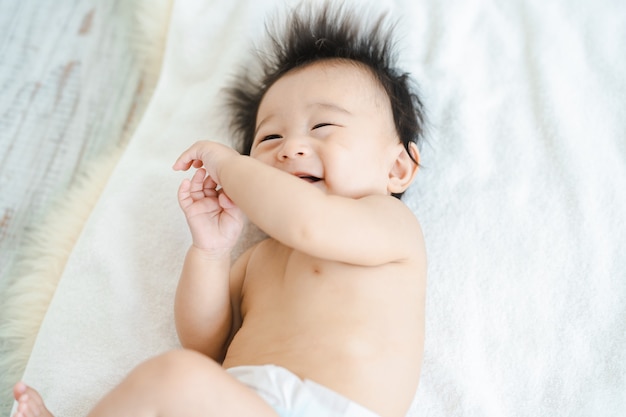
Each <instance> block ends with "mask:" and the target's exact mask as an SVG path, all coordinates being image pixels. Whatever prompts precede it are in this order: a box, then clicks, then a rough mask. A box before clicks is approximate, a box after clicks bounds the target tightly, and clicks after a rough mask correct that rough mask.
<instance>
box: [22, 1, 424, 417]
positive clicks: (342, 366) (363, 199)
mask: <svg viewBox="0 0 626 417" xmlns="http://www.w3.org/2000/svg"><path fill="white" fill-rule="evenodd" d="M285 27H286V32H285V33H272V34H270V39H271V53H268V52H267V51H265V52H262V53H260V54H259V56H258V58H259V59H260V62H261V72H262V76H261V77H259V78H258V79H255V78H254V77H251V76H249V75H247V74H245V73H244V74H242V75H241V76H240V77H239V78H238V81H237V82H236V83H235V86H234V87H233V88H231V89H230V90H229V93H230V101H229V103H230V107H231V109H232V110H233V114H234V118H233V128H234V132H235V133H236V134H238V135H239V139H240V146H241V151H242V152H241V153H239V152H237V151H235V150H233V149H232V148H229V147H227V146H224V145H220V144H218V143H214V142H207V141H205V142H198V143H196V144H194V145H193V146H191V147H190V148H189V149H187V150H186V151H185V152H183V153H182V155H181V156H180V157H179V158H178V160H177V161H176V163H175V164H174V169H176V170H187V169H189V168H191V167H194V168H198V169H197V171H196V172H195V174H194V175H193V177H192V178H191V180H185V181H183V182H182V184H181V186H180V188H179V190H178V199H179V203H180V206H181V207H182V210H183V211H184V213H185V216H186V218H187V222H188V224H189V228H190V230H191V236H192V242H193V243H192V246H191V247H190V248H189V251H188V253H187V256H186V258H185V262H184V266H183V270H182V273H181V277H180V281H179V284H178V289H177V293H176V300H175V317H176V328H177V331H178V335H179V338H180V341H181V344H182V346H183V348H184V349H182V350H178V351H173V352H169V353H166V354H164V355H161V356H159V357H156V358H154V359H151V360H149V361H147V362H145V363H143V364H141V365H139V366H138V367H137V368H136V369H135V370H134V371H132V372H131V373H130V374H129V375H128V376H127V378H126V379H125V380H124V381H123V382H122V383H121V384H120V385H119V386H118V387H116V388H115V389H114V390H113V391H111V392H110V393H109V394H108V395H107V396H105V397H104V398H103V399H102V400H101V402H100V403H99V404H97V406H96V407H95V408H94V409H93V411H92V412H91V413H90V414H89V415H90V416H115V417H119V416H157V415H158V416H203V417H205V416H277V415H278V416H281V417H285V416H311V417H313V416H315V417H322V416H372V417H373V416H384V417H400V416H404V415H405V414H406V412H407V410H408V408H409V406H410V403H411V400H412V399H413V397H414V394H415V391H416V388H417V385H418V380H419V375H420V367H421V362H422V352H423V342H424V295H425V280H426V258H425V250H424V242H423V237H422V232H421V229H420V226H419V223H418V221H417V219H416V218H415V217H414V215H413V213H412V212H411V211H410V210H409V209H408V208H407V207H406V206H405V205H404V204H403V203H402V202H401V200H400V199H399V197H400V196H401V195H402V193H403V192H404V191H405V190H406V189H407V187H408V186H409V185H410V184H411V182H412V181H413V178H414V177H415V174H416V172H417V168H418V161H419V152H418V147H417V142H418V140H419V139H420V138H421V136H422V125H423V116H422V105H421V103H420V101H419V99H418V98H417V96H416V94H415V93H414V92H413V90H412V88H411V86H410V84H409V79H408V76H407V74H405V73H400V72H398V71H397V70H396V69H395V68H394V67H393V65H394V62H393V58H394V57H393V54H392V49H393V48H392V47H393V44H392V38H391V29H390V27H389V26H388V25H386V24H385V19H384V18H383V17H381V18H380V19H378V20H377V21H376V22H374V24H373V25H371V26H369V27H367V26H365V27H364V25H363V22H361V21H359V20H358V17H355V16H354V14H352V13H350V12H349V11H347V10H346V9H344V8H341V7H339V8H336V7H335V8H330V7H329V6H326V7H324V8H323V9H322V10H321V11H318V12H317V13H313V12H312V11H311V10H309V9H305V8H300V9H296V11H295V12H294V14H293V15H292V16H291V17H290V20H289V21H288V22H286V26H285ZM361 28H362V29H361ZM245 217H247V218H248V219H249V220H250V222H252V223H253V224H255V225H256V226H257V227H258V228H260V229H261V230H262V231H263V232H265V233H266V234H267V235H268V236H269V237H268V238H267V239H265V240H263V241H261V242H260V243H258V244H256V245H255V246H253V247H251V248H249V249H248V250H247V251H246V252H244V253H243V255H241V256H240V257H239V258H238V259H237V260H236V261H235V262H234V263H232V265H231V256H232V252H233V250H234V248H235V246H236V244H237V241H238V239H239V236H240V234H241V232H242V228H243V225H244V223H245ZM14 391H15V392H14V395H15V397H16V399H17V400H18V408H17V409H18V411H17V414H16V417H21V416H24V417H27V416H34V415H40V416H49V415H50V413H49V412H48V410H47V409H46V408H45V406H44V405H43V403H42V401H41V397H40V396H39V394H38V393H37V392H36V391H35V390H33V389H32V388H30V387H27V386H26V385H24V384H23V383H18V384H17V385H16V386H15V389H14Z"/></svg>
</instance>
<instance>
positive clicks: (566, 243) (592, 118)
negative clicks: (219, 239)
mask: <svg viewBox="0 0 626 417" xmlns="http://www.w3.org/2000/svg"><path fill="white" fill-rule="evenodd" d="M291 3H293V2H291ZM373 3H375V4H376V5H377V7H380V8H388V9H391V13H392V15H394V16H397V17H400V18H401V25H400V28H401V30H402V33H403V36H404V37H403V43H402V46H403V50H402V51H403V52H402V55H401V56H402V60H403V62H402V63H403V65H404V66H405V67H406V68H407V69H408V70H409V71H410V72H412V73H413V74H414V76H415V77H416V78H417V79H418V81H419V83H420V85H421V89H422V92H423V95H424V101H425V104H426V106H427V108H428V114H429V119H430V122H431V125H430V129H429V132H428V133H429V135H428V143H427V144H426V145H425V147H424V148H423V150H422V163H423V165H424V167H423V168H422V169H421V171H420V173H419V174H418V177H417V180H416V183H415V184H414V186H412V188H411V189H410V191H409V193H408V194H407V195H406V199H405V200H406V202H407V204H408V205H409V206H410V207H411V208H412V209H413V210H414V212H415V213H416V215H417V216H418V218H419V219H420V221H421V223H422V225H423V228H424V232H425V238H426V243H427V248H428V258H429V277H428V279H429V281H428V294H427V317H426V321H427V329H426V330H427V334H426V351H425V359H424V367H423V373H422V379H421V383H420V387H419V389H418V392H417V395H416V398H415V401H414V404H413V407H412V409H411V411H410V413H409V414H410V415H411V416H424V415H427V416H493V417H501V416H556V415H559V416H604V417H607V416H615V417H617V416H622V415H624V412H625V411H624V410H626V191H625V190H626V168H625V167H626V164H625V163H626V128H625V126H626V124H625V121H626V77H625V76H624V74H626V53H625V52H626V3H624V2H623V1H622V0H612V1H611V0H600V1H597V2H591V1H584V0H576V1H574V0H554V1H550V2H545V1H542V0H541V1H540V0H511V1H499V2H494V1H488V0H476V1H464V2H460V1H452V0H406V1H401V0H397V1H391V0H390V1H387V2H373ZM283 4H284V2H278V3H277V2H275V1H270V0H262V1H261V0H247V1H239V2H235V1H233V2H225V1H222V2H217V1H199V0H198V1H194V0H176V1H175V4H174V8H173V12H172V17H171V25H170V34H169V39H168V45H167V51H166V57H165V64H164V68H163V72H162V76H161V79H160V82H159V85H158V87H157V91H156V94H155V96H154V98H153V100H152V102H151V104H150V106H149V108H148V110H147V112H146V114H145V117H144V119H143V121H142V123H141V125H140V127H139V129H138V131H137V132H136V134H135V136H134V138H133V139H132V141H131V143H130V145H129V147H128V149H127V150H126V151H125V153H124V155H123V157H122V159H121V161H120V163H119V165H118V166H117V168H116V169H115V171H114V172H113V174H112V176H111V178H110V181H109V183H108V185H107V187H106V189H105V190H104V192H103V194H102V196H101V199H100V201H99V203H98V204H97V206H96V207H95V209H94V210H93V213H92V215H91V216H90V218H89V220H88V222H87V224H86V227H85V229H84V231H83V233H82V235H81V237H80V239H79V241H78V243H77V245H76V247H75V249H74V250H73V253H72V255H71V257H70V260H69V262H68V265H67V268H66V270H65V272H64V275H63V277H62V279H61V282H60V284H59V287H58V290H57V292H56V294H55V297H54V299H53V301H52V304H51V306H50V309H49V311H48V313H47V315H46V317H45V320H44V323H43V325H42V328H41V330H40V333H39V336H38V339H37V342H36V345H35V348H34V351H33V353H32V356H31V359H30V361H29V364H28V367H27V370H26V374H25V376H24V379H25V381H26V382H28V383H30V384H32V385H34V386H35V387H37V388H38V389H39V390H40V391H41V392H42V394H43V395H44V397H45V398H46V399H47V401H48V405H49V407H50V409H51V411H53V412H54V413H56V414H57V415H58V416H60V417H74V416H82V415H84V414H85V412H86V411H87V410H88V409H89V408H90V407H91V406H92V405H93V404H94V402H95V401H96V400H97V399H98V398H99V397H100V396H101V395H103V393H105V392H106V391H107V390H109V389H110V388H111V387H112V386H113V385H115V384H116V383H118V382H119V381H120V379H121V378H122V377H123V376H124V375H125V374H126V373H127V372H128V371H129V370H130V369H131V368H133V367H134V366H135V365H137V364H138V363H139V362H140V361H142V360H144V359H146V358H148V357H151V356H153V355H155V354H158V353H160V352H163V351H166V350H168V349H170V348H173V347H176V346H178V342H177V339H176V335H175V330H174V324H173V317H172V303H173V293H174V289H175V286H176V282H177V278H178V273H179V269H180V266H181V262H182V259H183V255H184V252H185V250H186V248H187V246H188V244H189V233H188V230H187V226H186V225H185V221H184V218H183V215H182V213H181V212H180V210H179V209H178V206H177V202H176V188H177V186H178V183H179V181H180V180H181V178H182V177H183V176H184V175H185V174H182V175H181V174H179V173H174V172H172V171H171V169H170V167H171V164H172V163H173V161H174V159H175V157H176V156H177V155H178V154H179V153H180V151H181V150H183V149H184V148H185V147H186V146H187V145H189V144H190V143H192V142H194V141H195V140H197V139H200V138H210V139H218V140H222V141H224V142H225V143H228V136H227V135H226V133H225V131H224V130H223V129H221V128H220V127H219V126H220V124H219V123H218V121H220V123H221V120H223V118H220V117H217V116H219V109H218V108H217V106H216V104H217V100H216V95H217V93H218V91H219V89H220V88H221V87H222V86H223V85H224V83H225V81H226V80H227V78H228V75H229V74H230V72H231V70H232V69H233V67H234V66H235V65H237V63H238V62H239V61H240V59H241V58H242V57H244V56H246V54H247V48H248V47H249V44H250V39H255V38H257V37H258V36H259V35H260V34H261V33H262V30H263V21H264V20H265V16H266V14H267V13H268V12H273V11H274V10H275V9H276V7H277V6H278V7H282V6H281V5H283ZM380 4H381V5H380ZM247 243H249V242H248V240H246V239H244V242H243V243H242V245H245V244H247ZM390 383H393V381H390Z"/></svg>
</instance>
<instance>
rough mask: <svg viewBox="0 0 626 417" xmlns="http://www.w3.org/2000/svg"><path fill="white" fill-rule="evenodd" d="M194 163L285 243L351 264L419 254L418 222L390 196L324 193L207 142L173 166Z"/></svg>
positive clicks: (380, 261)
mask: <svg viewBox="0 0 626 417" xmlns="http://www.w3.org/2000/svg"><path fill="white" fill-rule="evenodd" d="M200 161H202V162H203V163H204V166H205V167H206V168H207V169H208V170H209V172H210V175H211V176H212V177H213V178H214V179H215V181H216V182H218V183H219V184H220V185H221V186H222V187H224V190H226V192H227V193H228V195H229V197H230V198H231V199H232V200H233V201H234V202H236V204H237V206H239V207H240V208H241V209H242V210H243V211H244V212H245V213H246V214H247V216H248V218H249V219H250V220H251V221H252V222H253V223H255V224H256V225H257V226H258V227H259V228H261V229H262V230H263V231H265V232H266V233H267V234H269V235H270V236H272V237H274V238H275V239H277V240H279V241H281V242H283V243H284V244H286V245H288V246H291V247H293V248H296V249H298V250H301V251H303V252H306V253H309V254H311V255H313V256H317V257H320V258H324V259H331V260H337V261H342V262H347V263H352V264H357V265H381V264H385V263H389V262H398V261H404V260H407V259H410V258H414V257H415V254H416V253H422V252H423V249H424V248H423V238H422V234H421V229H420V226H419V223H418V222H417V219H416V218H415V216H414V215H413V213H411V211H410V210H409V209H408V208H407V207H406V206H405V205H404V204H403V203H402V202H400V201H399V200H398V199H396V198H393V197H390V196H378V195H376V196H369V197H364V198H360V199H352V198H344V197H340V196H333V195H327V194H326V193H324V192H323V191H321V190H319V189H318V188H316V187H314V186H312V185H311V184H308V183H306V182H305V181H303V180H301V179H299V178H297V177H295V176H293V175H289V174H287V173H285V172H282V171H280V170H277V169H275V168H272V167H269V166H267V165H265V164H263V163H261V162H259V161H257V160H254V159H252V158H248V157H244V156H241V155H239V154H237V153H236V152H234V151H233V150H232V149H227V148H226V147H224V146H223V145H219V144H215V143H211V142H198V143H196V144H194V145H193V146H192V147H191V148H189V149H188V150H187V151H185V152H184V153H183V154H182V155H181V157H180V158H179V159H178V161H177V162H176V164H175V168H177V169H187V168H189V167H190V166H191V165H192V164H194V166H197V165H196V164H199V163H200Z"/></svg>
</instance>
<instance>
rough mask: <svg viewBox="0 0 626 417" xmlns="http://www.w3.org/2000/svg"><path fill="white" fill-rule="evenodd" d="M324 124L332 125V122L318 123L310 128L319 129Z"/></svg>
mask: <svg viewBox="0 0 626 417" xmlns="http://www.w3.org/2000/svg"><path fill="white" fill-rule="evenodd" d="M324 126H332V124H331V123H318V124H316V125H315V126H313V129H311V130H315V129H319V128H320V127H324Z"/></svg>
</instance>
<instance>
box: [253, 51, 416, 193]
mask: <svg viewBox="0 0 626 417" xmlns="http://www.w3.org/2000/svg"><path fill="white" fill-rule="evenodd" d="M403 149H404V148H403V146H402V144H401V143H400V141H399V139H398V135H397V133H396V130H395V126H394V121H393V116H392V113H391V106H390V103H389V98H388V97H387V95H386V93H385V92H384V90H383V89H382V87H381V86H380V85H379V84H378V83H377V82H376V81H375V80H374V78H373V76H372V75H371V73H370V72H369V71H368V70H366V69H365V68H363V67H362V66H360V65H359V64H355V63H352V62H346V61H339V60H332V61H319V62H316V63H313V64H310V65H307V66H305V67H303V68H298V69H295V70H292V71H290V72H288V73H287V74H285V75H284V76H283V77H281V78H280V79H279V80H278V81H276V82H275V83H274V84H273V85H272V86H271V87H270V88H269V90H268V91H267V93H266V94H265V96H264V97H263V100H262V101H261V104H260V106H259V111H258V114H257V124H256V133H255V137H254V142H253V144H252V149H251V152H250V155H251V156H252V157H253V158H255V159H258V160H260V161H262V162H264V163H266V164H268V165H271V166H273V167H276V168H278V169H281V170H283V171H285V172H288V173H290V174H292V175H296V176H298V177H300V178H302V180H303V181H307V182H310V183H312V184H313V185H315V186H316V187H319V188H321V189H323V190H324V191H325V192H327V193H329V194H336V195H342V196H346V197H352V198H359V197H364V196H366V195H372V194H390V192H389V190H388V179H389V171H390V170H391V168H392V166H393V163H394V161H395V159H396V157H397V155H398V153H399V152H402V151H403Z"/></svg>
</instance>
